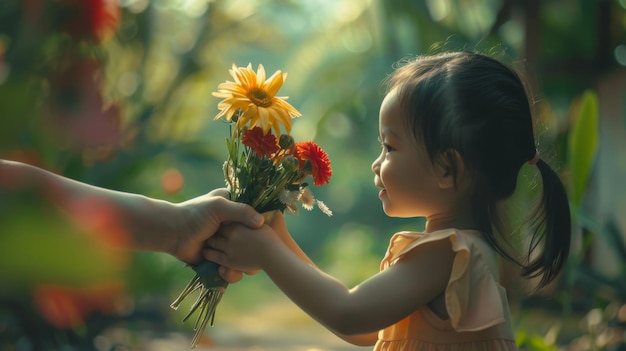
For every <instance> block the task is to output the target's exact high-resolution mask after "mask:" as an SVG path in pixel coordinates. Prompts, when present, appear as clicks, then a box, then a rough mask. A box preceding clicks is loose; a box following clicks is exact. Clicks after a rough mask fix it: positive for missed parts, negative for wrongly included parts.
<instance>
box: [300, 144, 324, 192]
mask: <svg viewBox="0 0 626 351" xmlns="http://www.w3.org/2000/svg"><path fill="white" fill-rule="evenodd" d="M296 153H297V157H298V159H299V160H300V168H303V169H305V170H306V171H307V172H308V173H309V174H311V175H312V176H313V180H314V184H315V185H324V184H326V183H328V182H330V176H331V175H332V174H333V172H332V170H331V169H330V160H329V159H328V154H326V151H324V150H322V148H321V147H319V145H317V144H316V143H314V142H312V141H305V142H299V143H296ZM309 167H310V168H309Z"/></svg>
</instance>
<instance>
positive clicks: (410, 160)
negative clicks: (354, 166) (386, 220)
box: [372, 91, 439, 218]
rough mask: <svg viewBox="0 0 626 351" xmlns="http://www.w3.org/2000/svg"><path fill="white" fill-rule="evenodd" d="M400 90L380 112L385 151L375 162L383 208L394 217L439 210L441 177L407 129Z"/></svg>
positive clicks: (386, 101) (411, 215)
mask: <svg viewBox="0 0 626 351" xmlns="http://www.w3.org/2000/svg"><path fill="white" fill-rule="evenodd" d="M405 118H406V116H405V112H404V111H403V110H402V108H401V106H400V99H399V97H398V94H397V93H396V91H392V92H390V93H389V94H387V96H385V99H384V100H383V102H382V104H381V107H380V115H379V138H380V141H381V143H382V151H381V153H380V155H379V156H378V158H377V159H376V160H375V161H374V163H373V164H372V171H373V172H374V183H375V184H376V187H377V188H379V189H380V192H379V194H378V197H379V198H380V200H381V201H382V204H383V209H384V211H385V213H386V214H387V215H388V216H392V217H405V218H406V217H418V216H426V217H428V216H430V215H432V214H433V213H434V212H436V211H437V207H438V205H437V203H438V195H439V186H438V178H437V176H436V174H435V171H434V168H433V165H432V163H431V162H430V159H429V157H428V155H427V154H426V152H425V151H424V148H423V146H422V145H421V144H419V143H418V142H417V141H416V140H415V137H414V136H413V134H412V133H411V132H410V131H409V130H408V129H407V127H406V123H405Z"/></svg>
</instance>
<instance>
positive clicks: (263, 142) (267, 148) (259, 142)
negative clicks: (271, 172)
mask: <svg viewBox="0 0 626 351" xmlns="http://www.w3.org/2000/svg"><path fill="white" fill-rule="evenodd" d="M241 142H242V143H243V144H244V145H247V146H249V147H251V148H252V149H253V150H254V151H255V152H256V153H257V155H259V156H265V157H270V156H271V155H272V154H273V153H275V152H277V151H278V150H279V149H280V147H279V146H278V142H277V140H276V137H275V136H274V134H272V133H271V132H270V133H267V134H263V129H261V128H260V127H254V128H252V129H248V130H246V131H244V132H243V137H242V138H241Z"/></svg>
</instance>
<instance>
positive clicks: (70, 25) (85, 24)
mask: <svg viewBox="0 0 626 351" xmlns="http://www.w3.org/2000/svg"><path fill="white" fill-rule="evenodd" d="M59 5H60V7H61V9H62V18H61V21H62V28H63V30H64V31H66V32H67V33H68V34H69V35H70V36H72V38H74V39H78V40H80V39H88V40H92V41H94V42H96V43H100V42H101V41H103V40H104V39H106V38H107V37H108V36H110V35H111V34H113V33H114V32H115V29H116V28H117V25H118V23H119V17H120V10H119V7H118V1H117V0H63V1H59Z"/></svg>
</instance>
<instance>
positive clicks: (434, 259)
mask: <svg viewBox="0 0 626 351" xmlns="http://www.w3.org/2000/svg"><path fill="white" fill-rule="evenodd" d="M209 245H210V246H211V247H212V249H210V250H208V251H207V252H206V254H205V257H206V258H207V259H209V260H211V261H215V262H218V263H220V264H222V265H226V266H228V267H233V268H236V269H240V270H244V271H247V270H253V269H263V270H265V272H266V273H267V274H268V276H269V277H270V278H271V279H272V280H273V281H274V283H275V284H276V285H277V286H278V287H279V288H280V289H281V290H282V291H283V292H284V293H285V294H286V295H287V296H288V297H289V298H290V299H291V300H292V301H294V302H295V303H296V304H297V305H298V306H299V307H300V308H302V309H303V310H304V311H305V312H307V313H308V314H309V315H311V316H312V317H313V318H314V319H316V320H317V321H318V322H320V323H321V324H322V325H324V326H325V327H327V328H328V329H329V330H331V331H333V332H335V333H339V334H344V335H355V334H368V333H374V332H377V331H379V330H381V329H383V328H385V327H387V326H389V325H391V324H393V323H396V322H398V321H400V320H401V319H403V318H405V317H407V316H408V315H409V314H411V313H413V312H414V311H416V310H417V309H418V308H420V307H422V306H424V305H426V304H427V303H428V302H430V301H432V300H433V299H434V298H435V297H437V296H438V295H440V294H442V293H443V292H444V291H445V288H446V286H447V283H448V280H449V277H450V272H451V270H452V262H453V259H454V253H453V252H452V249H451V244H450V242H449V241H437V242H432V243H428V244H425V245H421V246H419V247H417V248H415V249H413V250H411V251H410V252H409V253H407V254H406V255H404V256H403V257H402V259H400V260H399V261H398V262H397V263H396V264H395V265H394V266H392V267H390V268H389V269H386V270H384V271H382V272H380V273H378V274H376V275H375V276H373V277H371V278H370V279H368V280H366V281H364V282H362V283H361V284H359V285H357V286H356V287H354V288H352V289H350V288H348V287H346V286H345V285H344V284H343V283H341V282H340V281H338V280H337V279H335V278H333V277H332V276H330V275H328V274H326V273H324V272H323V271H321V270H320V269H318V268H317V267H315V266H314V265H311V264H310V263H309V262H306V261H304V260H302V259H301V258H300V257H299V256H298V255H297V254H296V253H294V252H293V251H292V250H291V249H290V248H289V247H288V246H287V245H285V244H284V243H283V242H282V241H281V239H280V237H279V235H277V234H276V233H275V232H274V230H272V228H270V227H268V226H263V228H261V229H260V230H249V229H247V228H244V227H242V226H237V225H229V226H226V227H224V228H223V229H222V230H221V235H219V236H214V237H212V238H211V239H209Z"/></svg>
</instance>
